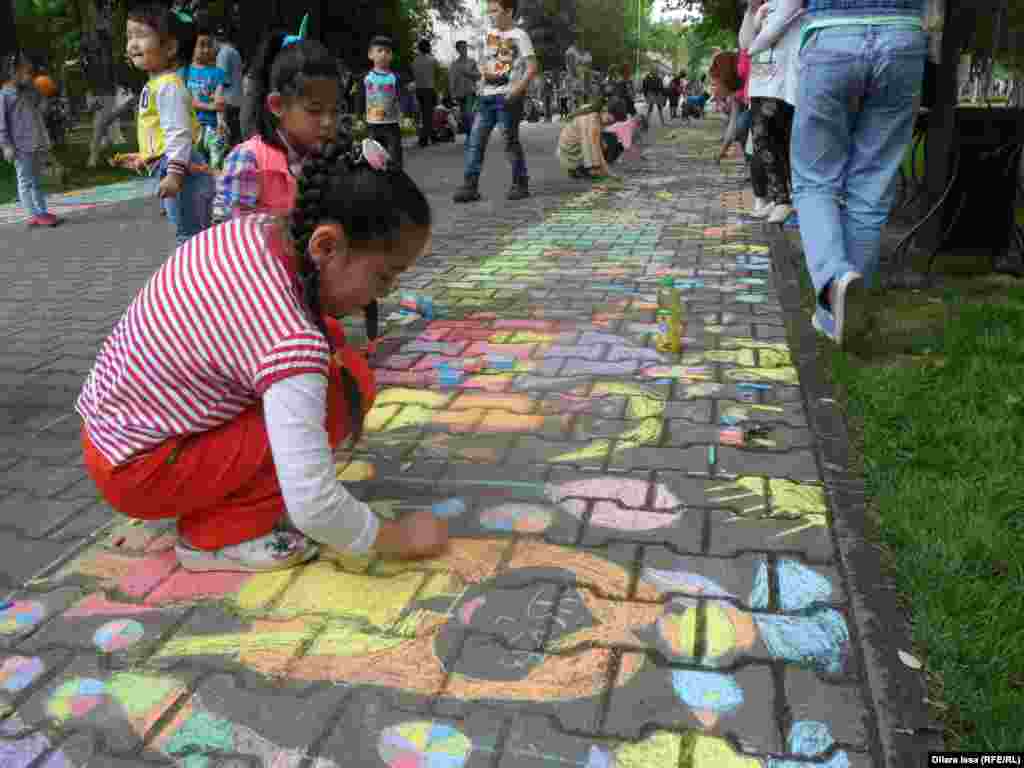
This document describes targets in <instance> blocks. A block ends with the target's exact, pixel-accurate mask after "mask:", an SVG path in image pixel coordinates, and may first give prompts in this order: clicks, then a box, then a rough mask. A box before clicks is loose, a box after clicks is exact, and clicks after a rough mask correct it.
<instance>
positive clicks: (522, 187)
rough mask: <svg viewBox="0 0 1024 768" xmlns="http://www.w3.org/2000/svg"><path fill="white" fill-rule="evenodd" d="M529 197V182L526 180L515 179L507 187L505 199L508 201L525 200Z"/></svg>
mask: <svg viewBox="0 0 1024 768" xmlns="http://www.w3.org/2000/svg"><path fill="white" fill-rule="evenodd" d="M529 196H530V180H529V179H528V178H522V179H517V180H516V181H514V182H512V186H511V187H509V190H508V194H507V195H505V198H506V199H508V200H525V199H526V198H528V197H529Z"/></svg>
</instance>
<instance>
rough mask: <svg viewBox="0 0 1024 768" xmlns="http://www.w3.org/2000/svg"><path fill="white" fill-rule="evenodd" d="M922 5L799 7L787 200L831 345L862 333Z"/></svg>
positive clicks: (867, 1) (819, 320)
mask: <svg viewBox="0 0 1024 768" xmlns="http://www.w3.org/2000/svg"><path fill="white" fill-rule="evenodd" d="M923 6H924V0H807V22H806V27H805V31H804V34H803V36H802V39H801V43H802V45H801V49H800V54H799V56H800V59H799V85H798V91H797V105H796V116H795V120H794V124H793V139H792V145H791V155H792V169H793V193H794V194H793V199H794V202H795V204H796V209H797V212H798V214H799V216H800V234H801V237H802V239H803V244H804V254H805V258H806V260H807V269H808V271H809V272H810V274H811V280H812V281H813V283H814V290H815V292H816V294H817V297H818V304H817V307H816V311H815V313H814V317H813V323H814V327H815V328H816V329H817V330H818V331H819V332H820V333H823V334H825V335H826V336H828V337H829V338H831V339H832V340H833V341H835V342H837V343H842V342H843V340H844V339H846V338H850V337H854V336H857V335H859V334H861V333H863V331H864V329H865V327H866V321H867V317H866V314H865V306H864V304H863V301H862V296H863V291H864V288H865V283H870V282H871V280H872V279H873V277H874V274H875V272H876V270H877V268H878V261H879V251H880V245H881V236H882V227H883V226H884V225H885V223H886V221H887V220H888V217H889V211H890V209H891V207H892V199H893V193H894V183H893V182H894V179H895V177H896V174H897V173H898V171H899V166H900V163H901V162H902V161H903V156H904V153H905V152H906V148H907V145H908V144H909V143H910V140H911V134H912V132H913V128H914V116H915V115H916V113H917V108H918V104H919V101H920V92H921V83H922V78H923V74H924V62H925V55H926V52H927V42H926V37H925V33H924V31H923V28H922V12H923Z"/></svg>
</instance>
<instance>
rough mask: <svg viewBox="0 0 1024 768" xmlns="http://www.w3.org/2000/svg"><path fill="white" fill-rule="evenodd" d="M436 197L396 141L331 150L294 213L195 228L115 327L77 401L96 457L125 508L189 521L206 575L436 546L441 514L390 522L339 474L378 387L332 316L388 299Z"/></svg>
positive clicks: (93, 462) (100, 483)
mask: <svg viewBox="0 0 1024 768" xmlns="http://www.w3.org/2000/svg"><path fill="white" fill-rule="evenodd" d="M430 227H431V216H430V207H429V204H428V203H427V200H426V198H425V197H424V196H423V194H422V192H420V190H419V189H418V188H417V187H416V185H415V183H414V182H413V181H412V180H411V179H410V178H409V177H408V176H407V175H406V174H405V173H404V172H402V171H401V170H395V169H393V168H392V167H391V166H390V160H389V158H388V157H387V154H386V153H385V152H384V150H383V148H381V147H380V146H379V145H376V144H375V143H374V142H364V143H363V144H362V146H361V147H359V148H358V149H357V150H355V151H354V152H351V153H347V152H343V151H342V150H341V149H340V148H339V147H338V146H337V145H335V144H333V143H331V144H329V145H327V146H326V147H325V148H324V149H323V151H322V153H316V154H314V155H313V157H311V158H310V159H309V160H308V161H307V163H306V164H305V165H304V167H303V171H302V175H301V178H300V180H299V184H298V198H297V202H296V205H295V208H294V210H293V212H292V213H291V215H290V217H288V219H280V218H276V217H274V216H271V215H268V214H260V213H257V214H251V215H248V216H242V217H239V218H234V219H231V220H230V221H227V222H225V223H223V224H220V225H218V226H216V227H213V228H211V229H208V230H206V231H205V232H203V233H202V234H200V235H199V236H198V237H195V238H193V239H192V240H190V241H189V242H188V243H186V244H185V245H184V246H183V247H180V248H178V249H177V251H176V252H175V253H174V254H173V255H172V256H171V257H170V258H169V259H168V260H167V261H166V262H165V263H164V265H163V266H162V267H161V268H160V269H159V270H158V271H157V272H156V274H155V275H154V276H153V277H152V278H151V279H150V281H149V283H148V284H147V285H146V286H145V287H144V288H143V289H142V291H141V292H140V293H139V294H138V296H137V297H136V298H135V300H134V301H133V302H132V304H131V306H130V307H129V308H128V310H127V312H126V313H125V315H124V317H123V318H122V319H121V321H120V323H119V324H118V325H117V327H116V328H115V329H114V331H113V333H112V334H111V335H110V337H109V338H108V339H107V341H106V343H105V344H104V346H103V349H102V351H101V352H100V355H99V358H98V359H97V361H96V364H95V366H94V367H93V370H92V372H91V373H90V375H89V377H88V379H87V380H86V383H85V386H84V388H83V390H82V393H81V395H80V397H79V399H78V403H77V406H76V407H77V410H78V412H79V414H81V416H82V418H83V420H84V425H83V430H82V444H83V449H84V453H85V464H86V467H87V469H88V472H89V474H90V475H91V476H92V478H93V480H94V481H95V483H96V486H97V488H98V489H99V491H100V493H101V495H102V496H104V497H105V498H106V499H107V501H108V502H109V503H110V504H111V506H113V507H114V508H115V509H117V510H118V511H120V512H122V513H123V514H125V515H127V516H129V517H133V518H137V519H143V520H154V519H167V518H173V519H175V520H176V521H177V528H178V536H179V540H178V544H177V547H176V552H177V555H178V559H179V561H180V562H181V564H182V565H183V566H184V567H185V568H186V569H188V570H192V571H268V570H278V569H281V568H288V567H291V566H294V565H297V564H299V563H302V562H304V561H307V560H309V559H311V558H312V557H314V556H315V555H316V554H317V543H323V544H327V545H330V546H331V547H334V548H336V549H339V550H344V551H348V552H355V553H360V552H366V551H368V550H371V549H372V550H374V551H376V552H378V553H380V554H382V555H391V556H397V557H420V556H427V555H432V554H436V553H438V552H440V551H441V550H442V549H443V547H444V546H445V543H446V540H447V529H446V527H445V524H444V523H443V521H439V520H437V519H435V518H434V517H433V516H432V515H431V514H430V513H429V512H427V511H422V512H417V513H413V514H411V515H408V516H406V517H404V518H403V519H401V520H400V521H397V522H391V521H384V520H378V519H377V518H376V516H375V515H374V514H373V512H372V511H371V510H370V508H369V507H368V506H367V505H366V504H364V503H362V502H360V501H357V500H356V499H355V498H353V497H352V496H351V495H350V494H349V493H348V491H347V490H346V489H345V488H344V486H343V485H342V484H341V483H340V482H338V480H337V479H336V476H335V468H334V466H335V463H334V458H333V455H332V451H333V449H334V448H335V447H336V446H338V445H339V444H340V443H341V441H342V440H343V439H345V438H346V437H349V436H351V437H352V438H353V445H354V444H355V442H356V441H358V440H359V438H360V435H361V431H362V424H363V418H364V416H365V414H366V413H367V411H368V409H369V408H370V406H371V405H372V403H373V400H374V395H375V389H374V380H373V375H372V373H371V371H370V368H369V365H368V363H367V361H366V359H365V357H363V356H362V355H361V354H360V353H359V352H357V351H356V350H354V349H352V348H351V347H349V346H348V345H346V343H345V337H344V333H343V331H342V328H341V325H340V323H338V321H337V320H336V319H335V318H338V317H342V316H345V315H348V314H351V313H353V312H356V311H358V310H360V309H362V308H363V307H365V306H366V305H367V304H369V303H370V302H371V301H373V300H374V299H377V298H379V297H382V296H384V295H386V294H387V293H388V292H389V291H390V290H391V288H392V286H393V284H394V281H395V280H396V278H397V277H398V276H399V275H400V274H401V273H402V272H404V271H405V270H406V269H408V268H409V267H410V266H411V265H412V264H413V262H414V261H415V260H416V258H417V257H418V256H419V255H420V253H422V252H423V250H424V249H425V247H426V245H427V243H428V242H429V238H430Z"/></svg>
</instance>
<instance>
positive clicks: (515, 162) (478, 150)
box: [466, 96, 526, 182]
mask: <svg viewBox="0 0 1024 768" xmlns="http://www.w3.org/2000/svg"><path fill="white" fill-rule="evenodd" d="M522 119H523V100H522V99H516V100H515V101H507V100H506V99H505V97H504V96H483V97H481V98H480V102H479V106H478V108H477V113H476V120H475V121H474V122H473V129H472V130H471V131H470V133H469V139H468V140H467V141H466V176H467V178H469V177H472V178H479V177H480V171H481V170H482V169H483V164H484V155H485V153H486V152H487V142H488V141H490V139H491V131H493V130H494V126H496V125H498V124H499V123H500V124H501V127H502V129H503V130H504V132H505V154H506V155H507V156H508V160H509V162H510V163H511V164H512V179H513V181H516V182H519V181H522V180H523V179H525V178H526V154H525V153H524V152H523V145H522V144H520V143H519V123H520V122H521V121H522Z"/></svg>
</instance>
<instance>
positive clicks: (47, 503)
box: [0, 491, 96, 557]
mask: <svg viewBox="0 0 1024 768" xmlns="http://www.w3.org/2000/svg"><path fill="white" fill-rule="evenodd" d="M93 504H95V502H92V503H90V502H88V501H85V500H81V499H79V500H64V499H54V498H49V499H48V498H40V497H38V496H33V495H31V494H28V493H25V492H24V491H12V492H11V494H10V495H8V496H5V497H3V498H0V525H3V526H11V527H14V528H17V529H18V531H20V532H21V533H22V534H24V535H25V536H26V537H28V538H33V539H35V538H42V537H43V536H46V535H47V534H48V533H50V532H52V531H53V530H54V529H56V528H58V527H60V526H61V525H62V524H64V523H66V522H67V521H68V519H69V518H71V517H73V516H75V515H76V514H77V513H79V512H81V511H83V510H85V509H87V508H89V507H90V506H92V505H93ZM95 527H96V525H93V529H95ZM90 532H91V531H90ZM4 554H5V557H6V552H5V553H4Z"/></svg>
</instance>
